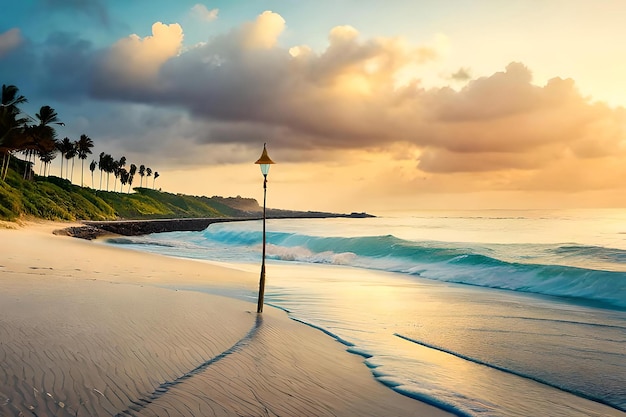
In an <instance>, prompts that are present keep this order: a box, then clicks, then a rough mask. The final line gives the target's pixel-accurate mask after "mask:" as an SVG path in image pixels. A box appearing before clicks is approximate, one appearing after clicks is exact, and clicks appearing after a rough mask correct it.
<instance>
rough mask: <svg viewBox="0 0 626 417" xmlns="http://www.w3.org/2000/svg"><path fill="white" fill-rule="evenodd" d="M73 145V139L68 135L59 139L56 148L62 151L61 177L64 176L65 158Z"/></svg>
mask: <svg viewBox="0 0 626 417" xmlns="http://www.w3.org/2000/svg"><path fill="white" fill-rule="evenodd" d="M72 147H73V145H72V141H70V138H68V137H64V138H63V140H62V141H57V144H56V148H57V150H58V151H59V152H61V178H63V160H64V159H65V155H66V154H67V153H68V152H70V151H71V150H72Z"/></svg>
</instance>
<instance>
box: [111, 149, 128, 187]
mask: <svg viewBox="0 0 626 417" xmlns="http://www.w3.org/2000/svg"><path fill="white" fill-rule="evenodd" d="M115 164H116V165H115V167H116V168H115V169H116V172H115V179H117V178H118V177H119V176H120V175H121V172H120V171H121V169H122V168H124V166H125V165H126V157H125V156H122V157H121V158H120V159H119V160H117V161H116V162H115ZM122 185H123V184H122V183H121V181H120V192H121V191H122ZM113 190H115V187H113Z"/></svg>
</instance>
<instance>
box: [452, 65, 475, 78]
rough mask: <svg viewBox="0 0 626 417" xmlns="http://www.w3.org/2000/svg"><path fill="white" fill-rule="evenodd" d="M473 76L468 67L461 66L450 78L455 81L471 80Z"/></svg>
mask: <svg viewBox="0 0 626 417" xmlns="http://www.w3.org/2000/svg"><path fill="white" fill-rule="evenodd" d="M471 78H472V76H471V73H470V70H469V69H468V68H459V69H458V70H457V71H456V72H454V73H452V74H451V75H450V79H452V80H454V81H469V80H470V79H471Z"/></svg>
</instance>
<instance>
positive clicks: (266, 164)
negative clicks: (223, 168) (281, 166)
mask: <svg viewBox="0 0 626 417" xmlns="http://www.w3.org/2000/svg"><path fill="white" fill-rule="evenodd" d="M265 145H266V144H265V143H264V144H263V153H262V154H261V157H260V158H259V159H258V161H256V162H255V164H259V165H260V166H261V173H262V174H263V255H262V258H261V259H262V260H261V279H260V280H259V300H258V302H257V306H256V312H257V313H262V312H263V296H264V295H265V201H266V197H267V174H268V172H270V165H271V164H275V162H274V161H272V160H271V159H270V157H269V156H268V155H267V149H265Z"/></svg>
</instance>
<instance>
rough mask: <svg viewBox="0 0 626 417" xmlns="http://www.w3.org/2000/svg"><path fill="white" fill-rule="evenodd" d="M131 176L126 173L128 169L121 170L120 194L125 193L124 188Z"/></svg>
mask: <svg viewBox="0 0 626 417" xmlns="http://www.w3.org/2000/svg"><path fill="white" fill-rule="evenodd" d="M129 177H130V174H129V173H128V171H126V168H120V184H121V185H120V192H122V191H123V189H124V186H125V185H126V184H128V178H129Z"/></svg>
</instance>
